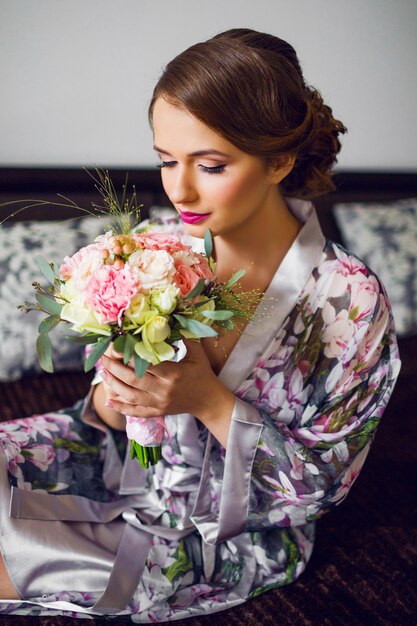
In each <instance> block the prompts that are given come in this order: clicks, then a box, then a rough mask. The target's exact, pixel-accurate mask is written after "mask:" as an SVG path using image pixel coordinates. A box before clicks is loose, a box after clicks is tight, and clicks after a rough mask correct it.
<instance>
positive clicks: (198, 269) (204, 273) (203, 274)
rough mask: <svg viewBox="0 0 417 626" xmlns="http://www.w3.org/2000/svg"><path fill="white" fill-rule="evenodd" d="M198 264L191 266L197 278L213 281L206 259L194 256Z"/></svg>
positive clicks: (198, 255)
mask: <svg viewBox="0 0 417 626" xmlns="http://www.w3.org/2000/svg"><path fill="white" fill-rule="evenodd" d="M196 256H197V258H198V260H199V263H196V264H194V265H193V270H194V271H195V273H196V274H197V275H198V276H199V278H204V279H207V280H213V278H214V275H213V272H212V271H211V269H210V266H209V264H208V261H207V259H206V258H205V257H204V256H202V255H201V254H197V255H196Z"/></svg>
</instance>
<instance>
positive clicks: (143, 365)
mask: <svg viewBox="0 0 417 626" xmlns="http://www.w3.org/2000/svg"><path fill="white" fill-rule="evenodd" d="M133 358H134V360H135V372H136V376H138V377H139V378H142V376H143V375H144V374H145V372H146V370H147V369H148V366H149V363H148V361H145V359H142V358H141V357H140V356H139V354H137V353H136V352H135V353H134V355H133Z"/></svg>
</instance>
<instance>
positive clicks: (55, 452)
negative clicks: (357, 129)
mask: <svg viewBox="0 0 417 626" xmlns="http://www.w3.org/2000/svg"><path fill="white" fill-rule="evenodd" d="M286 201H287V204H288V207H289V208H290V210H291V211H292V212H293V214H294V215H295V216H296V217H297V218H298V219H299V220H300V221H301V222H302V223H303V227H302V229H301V230H300V232H299V234H298V236H297V238H296V240H295V241H294V242H293V244H292V246H291V248H290V249H289V251H288V253H287V254H286V256H285V258H284V260H283V261H282V263H281V265H280V266H279V268H278V269H277V271H276V273H275V275H274V277H273V279H272V281H271V283H270V285H269V288H268V290H267V292H266V300H265V302H264V303H263V304H262V303H261V304H260V305H259V306H260V309H259V311H258V313H260V314H259V315H257V316H256V319H255V321H254V322H251V323H250V324H249V325H248V326H247V327H246V328H245V330H244V332H243V334H242V335H241V337H240V338H239V341H238V342H237V344H236V346H235V347H234V349H233V351H232V352H231V354H230V355H229V357H228V359H227V361H226V363H225V365H224V367H223V369H222V371H221V372H220V374H219V377H220V378H221V380H222V381H223V382H224V383H225V384H226V385H227V387H228V388H229V389H230V390H232V391H233V392H234V394H235V397H236V400H235V406H234V410H233V415H232V421H231V427H230V432H229V437H228V445H227V450H225V449H224V448H223V447H222V446H221V445H220V444H219V443H218V442H217V441H216V440H215V439H214V438H213V437H212V436H211V435H210V433H209V432H208V431H207V430H206V429H205V428H204V427H203V426H202V425H201V423H199V422H198V420H196V418H195V417H194V416H193V415H190V414H181V415H170V416H167V417H166V422H167V425H168V429H169V432H170V439H169V440H168V439H167V440H166V441H165V443H164V446H163V459H162V461H160V462H159V463H158V464H157V465H156V466H155V467H154V468H150V469H149V470H143V469H141V468H140V467H139V466H138V464H137V463H136V462H135V461H131V460H130V459H129V456H128V454H127V445H126V443H127V442H126V436H125V433H121V432H118V431H113V430H111V429H109V428H108V427H106V426H105V425H104V424H103V422H101V421H100V419H99V418H98V417H97V415H96V414H95V412H94V410H93V409H92V406H91V394H92V391H90V393H89V395H88V396H87V398H86V399H85V400H81V401H80V402H78V403H76V404H75V406H73V407H71V408H69V409H63V410H62V411H59V412H56V413H48V414H44V415H37V416H32V417H29V418H26V419H18V420H14V421H10V422H3V423H0V443H1V444H2V445H0V548H1V552H2V554H3V556H4V559H5V563H6V566H7V569H8V572H9V575H10V577H11V579H12V581H13V583H14V585H15V587H16V589H17V591H18V593H19V595H20V596H21V600H18V601H15V602H12V601H0V613H13V614H37V615H39V614H41V615H43V614H45V615H52V614H66V613H67V612H69V613H68V614H70V615H73V616H83V615H86V614H91V615H101V614H108V615H109V614H111V615H119V616H125V615H127V616H131V619H132V620H133V621H134V622H138V623H149V622H158V621H165V620H175V619H180V618H185V617H190V616H196V615H199V614H203V613H210V612H215V611H220V610H223V609H226V608H230V607H232V606H234V605H236V604H240V603H242V602H244V601H245V600H246V599H248V598H251V597H254V596H256V595H258V594H260V593H262V592H265V591H267V590H268V589H271V588H274V587H279V586H282V585H285V584H288V583H290V582H292V581H293V580H294V579H296V578H297V577H298V576H299V575H300V574H301V573H302V572H303V570H304V569H305V567H306V565H307V563H308V561H309V559H310V556H311V553H312V549H313V544H314V533H315V524H316V520H317V519H318V518H320V517H321V516H322V515H323V514H324V513H326V512H328V511H330V510H331V509H332V508H333V507H334V506H337V505H339V504H340V503H341V502H342V501H343V500H344V498H345V497H346V495H347V493H348V492H349V489H350V488H351V486H352V484H353V482H354V481H355V480H356V478H357V476H358V474H359V472H360V470H361V468H362V466H363V463H364V461H365V459H366V456H367V454H368V451H369V448H370V445H371V442H372V440H373V437H374V434H375V430H376V428H377V425H378V423H379V420H380V418H381V416H382V414H383V412H384V409H385V407H386V405H387V402H388V400H389V398H390V395H391V393H392V391H393V388H394V385H395V381H396V378H397V376H398V372H399V369H400V360H399V354H398V347H397V342H396V337H395V331H394V324H393V319H392V315H391V311H390V306H389V302H388V299H387V295H386V293H385V290H384V288H383V286H382V285H381V283H380V281H379V280H378V277H377V276H375V274H374V273H373V272H372V271H371V270H370V269H369V268H367V267H366V266H365V265H364V264H363V262H362V261H361V260H360V259H358V258H357V257H355V256H354V255H353V254H351V253H350V252H349V251H347V250H346V249H344V248H343V247H342V246H341V245H338V244H336V243H333V242H331V241H328V240H326V239H325V238H324V236H323V233H322V231H321V228H320V225H319V222H318V219H317V215H316V212H315V209H314V207H313V205H312V204H311V203H310V202H306V201H302V200H297V199H290V198H286ZM154 223H155V228H158V229H161V228H162V229H166V230H167V231H168V232H175V233H176V234H179V235H181V233H182V235H183V236H184V237H187V236H186V235H185V233H184V232H183V231H182V230H181V226H180V225H179V224H178V222H177V221H176V220H175V219H171V218H167V217H166V216H164V215H163V214H162V213H161V214H160V215H158V212H156V218H154ZM189 241H192V243H193V245H194V246H195V249H196V250H198V251H201V249H202V241H201V240H197V239H195V240H191V239H189ZM262 307H264V310H263V309H262ZM93 382H97V377H96V381H93Z"/></svg>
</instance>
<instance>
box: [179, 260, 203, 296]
mask: <svg viewBox="0 0 417 626" xmlns="http://www.w3.org/2000/svg"><path fill="white" fill-rule="evenodd" d="M174 265H175V269H176V272H175V274H174V281H175V283H176V284H177V286H178V287H179V289H180V291H181V294H182V295H183V296H186V295H187V293H189V292H190V291H191V289H194V287H195V286H196V284H197V283H198V281H199V280H200V276H199V275H198V274H197V273H196V272H195V271H194V269H193V268H191V267H190V266H189V265H187V264H186V263H184V262H183V260H182V259H176V260H175V261H174Z"/></svg>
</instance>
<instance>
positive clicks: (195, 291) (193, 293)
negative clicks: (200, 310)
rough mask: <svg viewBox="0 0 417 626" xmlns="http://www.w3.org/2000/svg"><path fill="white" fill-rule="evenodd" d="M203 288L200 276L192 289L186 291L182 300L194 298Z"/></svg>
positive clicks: (202, 280)
mask: <svg viewBox="0 0 417 626" xmlns="http://www.w3.org/2000/svg"><path fill="white" fill-rule="evenodd" d="M203 289H204V279H203V278H200V280H199V281H198V283H197V284H196V286H195V287H194V288H193V289H191V291H190V292H188V293H187V295H186V296H185V298H184V300H190V299H191V298H195V296H199V295H200V293H201V292H202V291H203Z"/></svg>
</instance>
